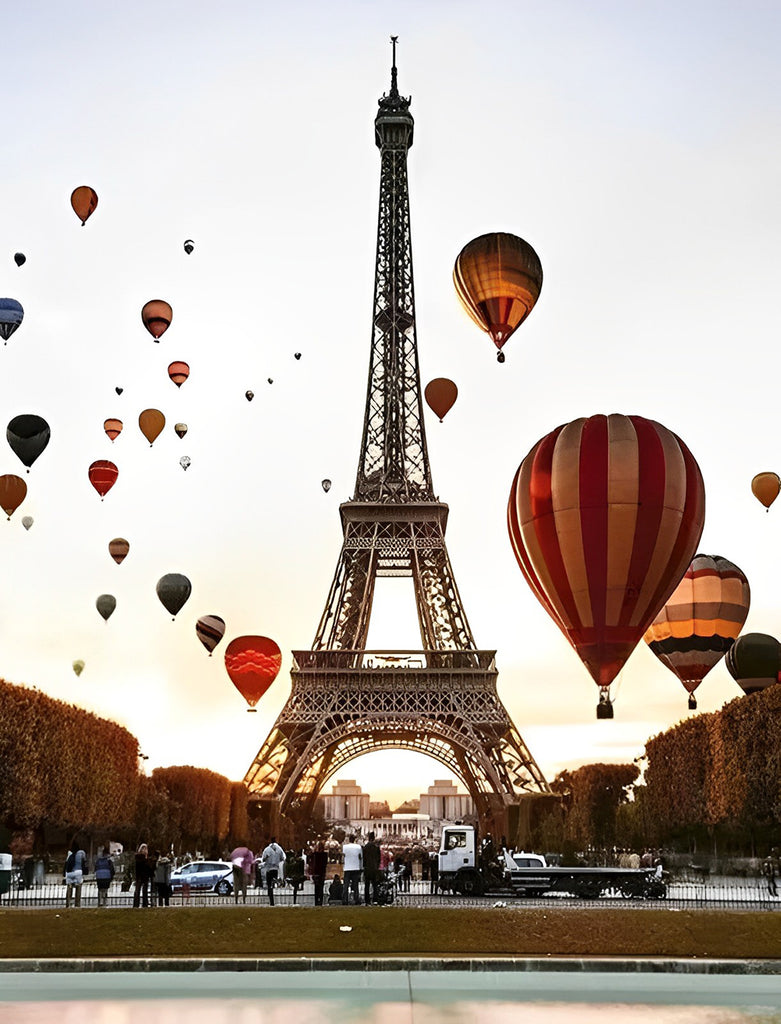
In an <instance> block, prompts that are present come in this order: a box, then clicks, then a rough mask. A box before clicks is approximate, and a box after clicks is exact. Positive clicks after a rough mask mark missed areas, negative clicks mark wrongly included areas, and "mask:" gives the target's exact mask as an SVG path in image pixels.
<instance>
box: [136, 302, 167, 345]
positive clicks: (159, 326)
mask: <svg viewBox="0 0 781 1024" xmlns="http://www.w3.org/2000/svg"><path fill="white" fill-rule="evenodd" d="M173 316H174V314H173V310H172V309H171V307H170V306H169V304H168V303H167V302H165V301H164V300H163V299H150V300H149V302H147V303H146V304H145V305H144V308H143V309H142V310H141V319H142V320H143V321H144V327H146V329H147V330H148V331H149V333H150V334H151V335H152V337H153V338H154V339H155V341H160V338H161V337H162V336H163V335H164V334H165V332H166V331H167V330H168V328H169V327H170V326H171V320H173Z"/></svg>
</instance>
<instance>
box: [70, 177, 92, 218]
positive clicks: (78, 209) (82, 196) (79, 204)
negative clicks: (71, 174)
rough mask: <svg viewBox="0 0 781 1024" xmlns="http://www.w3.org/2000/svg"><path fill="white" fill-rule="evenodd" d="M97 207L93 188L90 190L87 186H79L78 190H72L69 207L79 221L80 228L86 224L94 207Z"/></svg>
mask: <svg viewBox="0 0 781 1024" xmlns="http://www.w3.org/2000/svg"><path fill="white" fill-rule="evenodd" d="M97 205H98V194H97V192H96V191H95V189H94V188H90V187H89V185H79V187H78V188H74V190H73V192H72V193H71V206H72V207H73V212H74V213H75V214H76V216H77V217H78V218H79V220H80V221H81V226H82V227H84V225H85V224H86V223H87V221H88V220H89V218H90V217H91V216H92V214H93V213H94V212H95V207H96V206H97Z"/></svg>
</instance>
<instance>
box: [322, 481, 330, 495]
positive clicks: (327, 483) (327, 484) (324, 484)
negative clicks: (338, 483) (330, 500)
mask: <svg viewBox="0 0 781 1024" xmlns="http://www.w3.org/2000/svg"><path fill="white" fill-rule="evenodd" d="M320 483H321V485H322V488H323V490H324V491H325V493H326V494H328V492H329V491H330V490H331V481H330V480H321V481H320Z"/></svg>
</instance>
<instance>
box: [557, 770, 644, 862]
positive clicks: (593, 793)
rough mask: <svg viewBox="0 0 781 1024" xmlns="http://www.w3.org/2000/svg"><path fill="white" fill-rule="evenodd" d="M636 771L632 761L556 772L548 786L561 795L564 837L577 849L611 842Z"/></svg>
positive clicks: (610, 844)
mask: <svg viewBox="0 0 781 1024" xmlns="http://www.w3.org/2000/svg"><path fill="white" fill-rule="evenodd" d="M639 774H640V770H639V769H638V767H637V765H634V764H585V765H583V766H582V767H581V768H577V769H575V771H571V772H570V771H564V772H559V774H558V775H557V776H556V778H555V779H554V781H553V783H552V786H551V788H552V789H553V791H554V792H556V793H559V794H561V796H562V804H563V807H564V838H565V840H569V842H570V843H572V844H574V845H575V847H576V848H577V849H579V850H586V849H588V848H594V847H599V848H604V847H609V846H612V845H614V843H615V841H616V816H617V813H618V808H619V806H620V805H621V804H623V803H625V802H626V801H627V800H628V799H629V790H630V787H631V785H632V783H633V782H634V781H635V780H636V779H637V777H638V775H639Z"/></svg>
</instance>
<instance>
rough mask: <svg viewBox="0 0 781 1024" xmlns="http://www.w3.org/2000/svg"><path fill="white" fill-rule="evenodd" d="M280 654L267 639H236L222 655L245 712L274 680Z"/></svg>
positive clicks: (247, 637)
mask: <svg viewBox="0 0 781 1024" xmlns="http://www.w3.org/2000/svg"><path fill="white" fill-rule="evenodd" d="M281 665H282V652H281V651H280V649H279V647H278V646H277V645H276V644H275V643H274V641H273V640H270V639H269V638H268V637H267V636H238V637H236V639H235V640H231V642H230V643H229V644H228V647H227V648H226V651H225V668H226V669H227V670H228V675H229V676H230V678H231V682H232V683H233V685H234V686H235V687H236V689H237V690H238V691H239V693H240V694H241V695H242V697H243V698H244V699H245V700H246V702H247V703H248V704H249V708H248V710H249V711H254V710H255V705H256V704H257V703H258V701H259V700H260V698H261V697H262V696H263V694H264V693H265V692H266V690H267V689H268V688H269V686H271V684H272V683H273V682H274V680H275V679H276V678H277V675H278V673H279V669H280V666H281Z"/></svg>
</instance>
